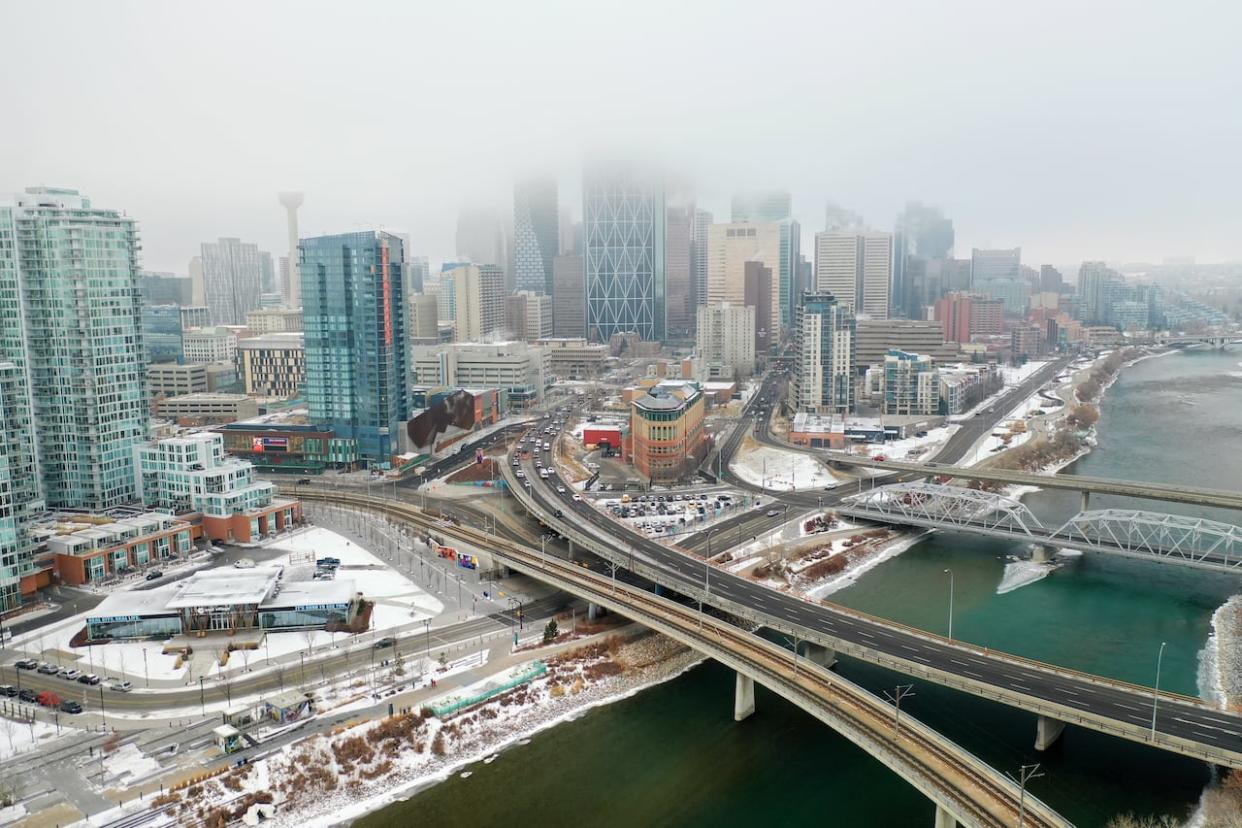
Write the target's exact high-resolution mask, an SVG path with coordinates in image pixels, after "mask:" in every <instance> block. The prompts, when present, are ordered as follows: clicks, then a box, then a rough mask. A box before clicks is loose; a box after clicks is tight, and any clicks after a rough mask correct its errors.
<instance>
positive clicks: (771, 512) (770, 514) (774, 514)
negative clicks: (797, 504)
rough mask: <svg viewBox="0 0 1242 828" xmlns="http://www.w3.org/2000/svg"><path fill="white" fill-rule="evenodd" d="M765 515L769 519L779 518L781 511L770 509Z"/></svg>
mask: <svg viewBox="0 0 1242 828" xmlns="http://www.w3.org/2000/svg"><path fill="white" fill-rule="evenodd" d="M764 514H765V515H767V516H768V517H778V516H779V515H780V511H779V510H777V509H768V510H767V511H766V512H764Z"/></svg>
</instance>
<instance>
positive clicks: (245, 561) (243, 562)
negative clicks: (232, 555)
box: [233, 558, 254, 569]
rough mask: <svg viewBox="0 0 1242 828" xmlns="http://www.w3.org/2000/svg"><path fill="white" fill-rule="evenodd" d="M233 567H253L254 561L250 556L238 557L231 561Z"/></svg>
mask: <svg viewBox="0 0 1242 828" xmlns="http://www.w3.org/2000/svg"><path fill="white" fill-rule="evenodd" d="M233 568H234V569H254V561H253V560H251V559H250V558H238V559H237V560H235V561H233Z"/></svg>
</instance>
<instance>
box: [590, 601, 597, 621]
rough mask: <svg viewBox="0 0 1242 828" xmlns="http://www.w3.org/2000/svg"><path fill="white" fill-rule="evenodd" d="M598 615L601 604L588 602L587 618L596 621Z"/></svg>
mask: <svg viewBox="0 0 1242 828" xmlns="http://www.w3.org/2000/svg"><path fill="white" fill-rule="evenodd" d="M598 615H599V604H594V603H588V604H587V620H588V621H594V620H595V618H596V617H597V616H598Z"/></svg>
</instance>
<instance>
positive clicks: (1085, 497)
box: [1078, 489, 1091, 512]
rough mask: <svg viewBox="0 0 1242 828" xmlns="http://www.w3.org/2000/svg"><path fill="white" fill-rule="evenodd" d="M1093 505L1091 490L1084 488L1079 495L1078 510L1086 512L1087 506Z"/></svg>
mask: <svg viewBox="0 0 1242 828" xmlns="http://www.w3.org/2000/svg"><path fill="white" fill-rule="evenodd" d="M1090 505H1091V492H1089V491H1087V490H1086V489H1083V490H1082V492H1080V493H1079V495H1078V511H1080V512H1085V511H1087V507H1088V506H1090Z"/></svg>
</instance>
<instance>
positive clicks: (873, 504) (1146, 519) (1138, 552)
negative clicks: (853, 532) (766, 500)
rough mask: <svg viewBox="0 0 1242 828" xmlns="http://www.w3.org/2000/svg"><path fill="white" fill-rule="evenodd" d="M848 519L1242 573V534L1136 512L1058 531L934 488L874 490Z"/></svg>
mask: <svg viewBox="0 0 1242 828" xmlns="http://www.w3.org/2000/svg"><path fill="white" fill-rule="evenodd" d="M837 511H838V512H839V513H840V514H842V515H846V516H848V517H851V518H856V519H861V520H870V521H876V522H878V523H890V524H899V525H906V526H922V527H926V528H929V529H947V530H953V531H958V532H971V533H973V534H977V535H986V536H988V537H994V538H1002V539H1004V540H1016V541H1026V542H1029V543H1033V544H1037V545H1038V546H1039V547H1041V548H1043V549H1045V550H1047V549H1055V548H1060V547H1065V548H1069V549H1079V550H1082V551H1084V552H1103V553H1106V554H1110V555H1120V556H1124V557H1129V558H1137V559H1141V560H1157V561H1161V562H1164V563H1175V564H1181V565H1183V566H1193V567H1199V568H1201V569H1215V570H1226V571H1230V572H1242V528H1239V527H1237V526H1233V525H1231V524H1228V523H1221V522H1218V521H1213V520H1205V519H1202V518H1193V517H1185V516H1182V515H1167V514H1161V513H1158V512H1147V511H1140V510H1134V509H1100V510H1094V511H1083V512H1079V513H1078V514H1076V515H1074V516H1073V517H1072V518H1070V519H1069V520H1067V521H1066V522H1065V523H1064V524H1062V525H1061V526H1058V527H1056V528H1052V527H1048V526H1044V525H1043V524H1042V523H1041V522H1040V521H1039V519H1038V518H1037V517H1035V515H1034V513H1032V512H1031V510H1030V509H1028V508H1027V507H1026V506H1025V505H1024V504H1023V503H1022V502H1020V501H1018V500H1015V499H1013V498H1011V497H1005V496H1004V495H999V494H993V493H991V492H984V491H979V490H978V489H968V488H964V487H961V486H947V485H942V484H938V483H896V484H892V485H889V486H878V487H876V488H874V489H870V490H868V491H865V492H860V493H859V494H856V495H851V496H849V497H847V498H844V499H843V500H842V501H841V504H840V506H839V507H838V508H837Z"/></svg>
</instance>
